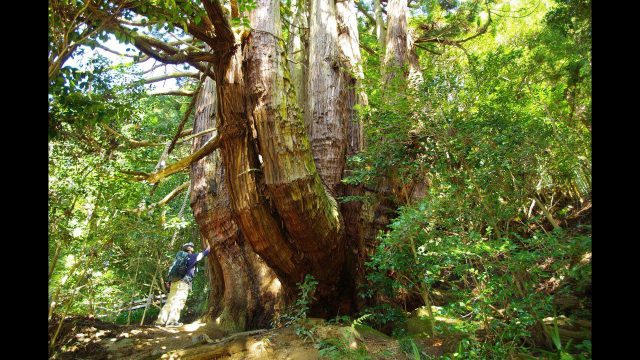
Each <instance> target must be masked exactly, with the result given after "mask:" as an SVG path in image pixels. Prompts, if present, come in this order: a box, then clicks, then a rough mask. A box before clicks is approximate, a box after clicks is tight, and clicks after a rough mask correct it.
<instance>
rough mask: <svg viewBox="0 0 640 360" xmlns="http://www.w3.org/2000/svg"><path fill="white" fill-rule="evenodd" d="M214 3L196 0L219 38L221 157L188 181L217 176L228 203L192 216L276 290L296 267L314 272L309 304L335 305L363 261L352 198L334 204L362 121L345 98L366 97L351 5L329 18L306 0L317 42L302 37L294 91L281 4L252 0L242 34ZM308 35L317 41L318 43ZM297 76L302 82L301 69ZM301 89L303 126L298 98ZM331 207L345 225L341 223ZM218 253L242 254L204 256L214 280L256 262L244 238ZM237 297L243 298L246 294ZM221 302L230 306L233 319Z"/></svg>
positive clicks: (324, 309) (330, 10)
mask: <svg viewBox="0 0 640 360" xmlns="http://www.w3.org/2000/svg"><path fill="white" fill-rule="evenodd" d="M220 6H221V5H220V4H219V3H218V2H217V1H212V2H208V1H205V8H207V12H208V13H209V15H210V16H211V17H212V24H213V25H214V27H215V30H216V35H217V36H218V38H219V39H220V40H221V41H223V43H221V44H220V45H219V46H218V47H217V48H216V49H215V52H216V53H218V54H220V57H219V60H218V61H217V63H215V64H212V65H213V68H214V69H215V78H216V85H217V86H216V94H217V104H216V107H217V111H218V114H219V118H218V119H219V122H218V124H217V128H218V131H219V133H220V139H221V140H220V141H221V148H220V159H221V163H222V166H217V169H219V170H218V173H215V172H209V173H205V172H201V173H199V174H194V178H195V177H201V178H203V179H204V180H203V179H196V180H195V181H200V182H202V183H206V184H208V183H211V180H210V179H216V180H215V184H216V187H217V188H218V194H220V192H222V191H223V192H224V193H225V194H228V198H227V199H226V200H225V201H224V205H225V206H226V207H225V211H226V212H219V211H218V210H216V211H214V212H215V213H216V214H214V213H213V212H212V213H210V214H208V215H198V216H201V217H203V218H204V217H208V218H209V220H207V221H209V222H210V223H208V222H207V221H204V220H203V221H199V225H200V226H201V228H203V232H204V231H206V226H211V227H215V228H219V229H217V230H216V231H217V232H220V233H221V235H219V236H218V237H219V238H220V239H224V240H223V241H222V240H221V244H227V243H231V242H234V243H237V244H240V243H242V242H243V241H245V240H246V243H248V244H250V246H251V248H252V249H253V250H254V251H255V253H256V254H257V255H259V258H261V259H262V260H264V262H265V263H266V264H267V265H268V266H269V267H270V268H271V269H272V270H273V272H274V273H275V274H276V275H277V277H278V278H279V279H280V281H281V283H282V289H281V290H282V292H283V294H284V296H285V297H286V298H289V296H290V295H291V294H293V293H295V292H296V291H297V289H296V283H298V282H300V281H302V279H303V277H304V275H305V274H311V275H313V276H314V277H315V278H316V279H317V280H318V282H319V284H318V290H317V292H316V298H317V299H318V303H317V306H316V307H314V308H315V309H316V310H317V313H316V314H324V315H329V314H331V315H333V314H335V313H336V312H335V311H336V308H338V307H339V306H340V304H339V303H340V302H344V299H345V296H346V297H352V296H354V294H355V292H354V291H352V290H353V289H354V288H355V284H354V282H353V278H355V277H354V271H355V270H354V269H355V268H357V267H359V268H362V261H363V259H362V258H361V257H360V253H361V252H358V251H357V250H356V249H357V248H360V247H362V246H361V241H360V239H361V235H360V232H359V230H358V229H359V228H358V224H357V223H358V221H359V217H360V215H359V206H358V205H357V204H356V205H355V206H354V205H353V204H352V205H351V206H346V207H345V206H344V205H343V206H342V207H341V206H339V204H338V202H337V201H336V198H335V196H336V195H342V194H357V191H360V190H354V189H349V190H345V189H344V187H342V185H341V184H340V180H341V178H342V177H343V170H344V167H345V157H346V155H347V152H349V154H353V153H355V152H357V151H358V150H360V149H361V147H362V129H361V127H360V125H359V124H358V123H357V122H356V121H355V112H354V109H353V106H354V104H355V103H356V101H360V102H364V101H366V98H365V97H360V100H358V96H356V92H355V84H356V81H357V80H358V78H361V77H362V70H361V68H360V67H359V62H360V53H359V47H358V45H357V44H358V40H357V37H358V34H357V26H356V22H355V20H356V19H355V5H354V3H353V0H348V1H345V2H344V3H341V4H339V5H338V9H339V10H338V20H337V19H336V6H335V4H334V3H333V1H328V0H313V2H312V7H311V10H310V14H311V19H312V20H311V24H310V27H311V28H310V32H311V38H312V39H311V43H312V44H316V46H311V49H310V50H309V51H310V55H309V57H310V59H315V60H313V63H312V64H310V66H309V73H310V74H309V75H308V76H309V77H308V78H307V79H305V81H306V82H307V84H308V85H309V91H308V93H307V94H306V96H301V97H298V96H297V95H296V90H299V91H304V86H302V88H300V89H296V85H295V83H293V82H292V80H291V77H290V74H289V66H288V64H287V57H286V44H285V43H284V40H283V39H282V31H281V24H280V7H279V2H278V1H276V0H258V1H257V2H256V8H255V9H254V10H253V11H251V13H250V21H251V31H250V32H249V33H248V34H246V36H244V37H243V38H242V39H241V37H240V34H236V33H233V32H231V31H230V27H229V24H228V19H226V18H225V17H224V16H223V15H222V14H223V11H221V7H220ZM300 6H303V5H302V4H301V5H300ZM326 26H329V27H326ZM294 35H295V34H294ZM318 39H320V40H321V41H322V42H323V43H324V47H323V48H318V47H317V42H318ZM240 45H242V46H240ZM310 62H311V61H310ZM294 70H296V69H294ZM314 74H315V75H314ZM295 76H296V77H298V76H304V75H301V74H295ZM314 76H315V77H314ZM311 79H314V80H313V81H312V80H311ZM296 82H297V84H298V85H297V86H300V81H299V79H297V80H296ZM303 95H305V94H303ZM305 97H306V99H307V104H309V108H308V110H309V113H308V115H309V118H310V119H311V124H310V126H309V130H310V134H308V132H307V129H306V128H305V123H304V120H303V111H302V109H301V108H300V106H299V103H300V101H301V99H304V98H305ZM194 131H197V130H195V129H194ZM207 179H209V180H207ZM222 185H224V186H225V187H224V188H221V186H222ZM201 186H204V185H201ZM354 191H356V192H354ZM218 196H220V195H218ZM216 199H218V201H220V202H222V201H223V200H221V199H222V198H220V197H218V198H216ZM218 208H222V205H218ZM341 210H342V212H344V213H345V216H346V219H347V224H349V230H348V231H347V232H345V221H344V220H343V216H342V212H341ZM223 214H224V215H223ZM211 219H213V220H211ZM207 224H215V225H207ZM345 233H346V234H347V236H346V238H348V240H347V241H348V244H347V245H346V246H348V248H345ZM231 239H233V240H231ZM223 249H224V250H223ZM219 252H220V253H221V254H222V253H224V254H228V255H231V256H229V257H228V258H227V259H231V258H232V256H236V257H237V259H241V258H242V259H244V258H247V259H249V260H247V261H245V260H242V261H240V262H238V261H236V262H235V263H234V262H230V261H226V262H225V259H222V260H218V262H217V263H216V262H214V261H212V264H211V269H212V271H211V273H212V274H213V276H212V278H214V277H217V278H222V279H224V280H225V282H224V284H225V286H226V284H227V282H226V281H227V280H228V281H230V282H233V281H234V279H227V278H226V277H225V269H234V271H240V272H241V273H242V271H243V270H242V269H238V268H239V267H243V266H249V265H250V267H251V266H253V265H252V264H255V263H256V262H255V261H254V260H253V259H254V258H253V257H252V256H253V254H252V253H251V252H250V251H248V249H247V248H245V247H242V246H238V247H236V248H223V247H221V250H220V251H219ZM346 254H349V255H348V256H346ZM347 258H348V259H347ZM234 264H235V265H234ZM246 271H252V270H251V269H249V270H246ZM267 278H268V276H267ZM255 279H256V281H254V282H251V281H244V283H238V284H237V286H236V287H235V288H234V289H241V288H243V287H244V288H250V287H251V286H256V284H257V286H258V287H261V286H262V284H265V283H266V282H265V281H263V280H260V279H258V278H255ZM236 282H237V281H236ZM234 284H235V283H234ZM262 287H263V286H262ZM223 290H224V293H225V296H227V288H226V287H225V288H223V289H222V290H221V289H220V288H215V287H212V292H213V293H216V294H218V296H219V293H220V292H221V291H223ZM344 290H346V291H344ZM234 291H236V290H234ZM240 292H241V291H240V290H237V291H236V293H240ZM258 293H259V294H262V293H260V292H258ZM345 294H346V295H345ZM214 296H215V295H214ZM229 296H231V295H229ZM338 298H339V299H340V301H336V299H338ZM239 301H240V302H239V303H241V304H242V303H243V302H242V301H244V303H250V301H252V299H246V300H239ZM349 301H350V299H349ZM214 308H215V307H214ZM217 308H219V309H217V311H219V312H220V313H221V314H225V310H226V309H227V308H226V304H225V305H224V306H217ZM229 309H230V311H228V312H227V313H229V314H231V315H230V316H236V317H238V316H240V317H242V314H241V313H239V312H233V311H231V308H229ZM341 313H344V310H343V311H342V312H341ZM233 321H235V322H236V323H242V321H239V320H238V319H236V318H234V319H233V320H232V322H233Z"/></svg>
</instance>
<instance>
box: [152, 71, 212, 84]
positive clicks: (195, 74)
mask: <svg viewBox="0 0 640 360" xmlns="http://www.w3.org/2000/svg"><path fill="white" fill-rule="evenodd" d="M181 77H191V78H195V79H199V78H200V73H199V72H188V71H183V72H174V73H170V74H164V75H157V76H152V77H149V78H146V79H144V83H145V84H151V83H154V82H158V81H162V80H167V79H172V78H181Z"/></svg>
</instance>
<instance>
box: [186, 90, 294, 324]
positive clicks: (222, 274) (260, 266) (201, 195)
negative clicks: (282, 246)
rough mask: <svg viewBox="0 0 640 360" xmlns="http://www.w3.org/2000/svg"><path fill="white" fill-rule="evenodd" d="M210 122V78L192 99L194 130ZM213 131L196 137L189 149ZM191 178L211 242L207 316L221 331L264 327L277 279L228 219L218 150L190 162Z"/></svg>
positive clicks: (194, 204)
mask: <svg viewBox="0 0 640 360" xmlns="http://www.w3.org/2000/svg"><path fill="white" fill-rule="evenodd" d="M215 126H216V92H215V82H214V81H213V80H212V79H209V78H208V79H206V80H205V83H204V87H203V91H202V92H201V94H200V96H199V98H198V100H197V103H196V112H195V122H194V131H195V132H200V131H204V130H206V129H210V128H212V127H215ZM215 135H216V134H210V133H209V134H204V135H201V136H199V137H196V138H195V139H194V140H193V145H192V147H193V149H194V150H196V149H198V148H199V147H200V146H201V145H202V144H203V143H205V142H206V141H207V140H208V139H209V138H210V137H212V136H215ZM191 178H192V190H191V207H192V209H193V213H194V216H195V219H196V221H197V223H198V226H199V229H200V234H201V236H202V238H203V239H204V241H205V242H206V243H207V244H209V245H211V255H210V256H209V257H208V266H209V274H210V281H211V292H210V297H209V300H210V302H209V306H210V312H209V316H210V318H211V319H215V320H216V321H215V322H216V324H217V325H219V326H220V327H221V328H222V329H224V330H227V331H240V330H243V329H245V328H258V327H265V326H268V325H269V320H270V318H271V316H272V315H273V309H274V306H275V305H276V304H277V303H278V301H281V300H282V297H281V295H282V294H281V291H280V285H279V281H278V279H277V278H276V276H275V274H274V273H273V272H272V271H271V270H270V268H269V267H268V266H267V265H266V264H264V262H263V261H262V259H260V258H259V257H258V256H257V255H256V254H255V253H254V251H253V250H252V249H251V247H250V246H249V244H247V243H246V242H245V240H244V236H243V233H242V231H241V230H240V228H239V227H238V225H237V223H236V222H235V220H234V216H233V213H232V208H231V200H230V196H229V189H228V186H227V181H226V179H225V176H224V168H223V166H222V162H221V158H220V155H219V153H218V151H215V152H213V153H211V154H210V155H208V156H206V157H205V158H203V159H201V160H199V161H197V162H196V163H194V164H193V165H192V166H191Z"/></svg>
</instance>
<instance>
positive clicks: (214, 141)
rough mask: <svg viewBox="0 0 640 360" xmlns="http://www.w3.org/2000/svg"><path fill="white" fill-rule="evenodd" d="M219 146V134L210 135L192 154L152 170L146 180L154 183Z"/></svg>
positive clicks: (182, 168)
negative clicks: (160, 168) (155, 170)
mask: <svg viewBox="0 0 640 360" xmlns="http://www.w3.org/2000/svg"><path fill="white" fill-rule="evenodd" d="M219 147H220V135H216V136H215V137H212V138H211V139H209V141H207V142H206V143H205V144H204V145H202V147H201V148H200V149H198V150H197V151H196V152H194V153H193V154H191V155H189V156H187V157H186V158H183V159H181V160H178V161H176V162H175V163H173V164H171V165H169V166H167V167H166V168H164V169H162V170H160V171H157V172H153V173H152V174H150V175H149V177H147V179H146V180H147V181H148V182H149V183H151V184H155V183H157V182H158V181H160V180H161V179H163V178H165V177H167V176H169V175H172V174H175V173H177V172H179V171H181V170H184V169H185V168H187V167H188V166H190V165H191V164H193V163H194V162H196V161H198V160H200V159H202V158H203V157H205V156H207V155H208V154H210V153H211V152H212V151H213V150H215V149H217V148H219Z"/></svg>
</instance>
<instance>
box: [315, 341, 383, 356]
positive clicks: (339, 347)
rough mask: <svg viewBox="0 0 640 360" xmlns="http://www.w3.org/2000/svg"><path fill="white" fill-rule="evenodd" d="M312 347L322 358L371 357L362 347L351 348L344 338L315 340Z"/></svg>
mask: <svg viewBox="0 0 640 360" xmlns="http://www.w3.org/2000/svg"><path fill="white" fill-rule="evenodd" d="M314 347H315V348H316V349H318V353H319V354H320V357H322V358H329V359H334V360H342V359H349V360H352V359H356V360H368V359H371V356H370V355H369V353H368V352H367V350H366V349H365V348H364V347H362V346H358V347H356V348H351V347H350V346H349V344H348V342H347V340H346V339H345V338H328V339H322V340H320V341H319V342H317V343H316V344H315V345H314Z"/></svg>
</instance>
